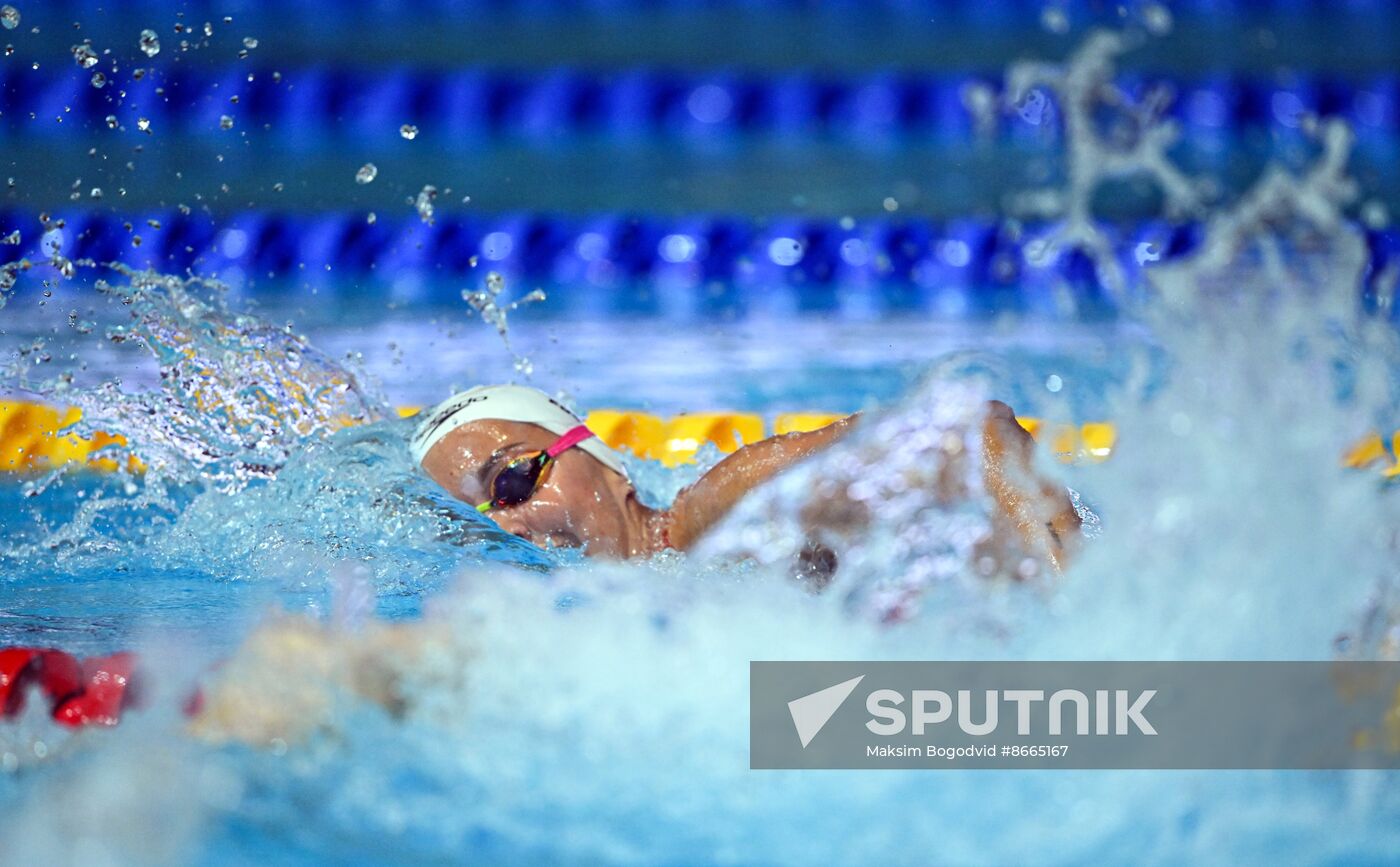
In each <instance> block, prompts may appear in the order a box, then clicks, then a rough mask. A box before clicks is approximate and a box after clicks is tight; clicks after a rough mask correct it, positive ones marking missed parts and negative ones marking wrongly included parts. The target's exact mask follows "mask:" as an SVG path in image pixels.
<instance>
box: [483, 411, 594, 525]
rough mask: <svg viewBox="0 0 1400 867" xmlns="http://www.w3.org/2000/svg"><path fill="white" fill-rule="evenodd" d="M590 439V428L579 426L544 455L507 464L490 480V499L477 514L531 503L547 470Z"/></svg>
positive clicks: (530, 455) (527, 457) (528, 455)
mask: <svg viewBox="0 0 1400 867" xmlns="http://www.w3.org/2000/svg"><path fill="white" fill-rule="evenodd" d="M591 436H593V431H591V430H589V429H588V427H587V425H579V426H577V427H574V428H570V429H569V430H567V431H565V432H564V435H563V436H561V437H559V439H557V440H555V441H554V445H552V446H550V447H549V448H547V449H545V450H544V451H542V452H532V453H530V454H527V455H521V456H520V457H518V458H516V459H515V460H513V461H511V462H510V463H508V464H506V466H505V468H504V469H502V470H501V471H500V472H498V473H496V477H495V478H494V479H492V480H491V499H489V500H487V501H486V502H484V503H482V504H481V505H479V506H477V507H476V510H477V511H478V512H489V511H491V510H492V509H503V508H506V507H508V506H518V505H520V504H521V503H523V502H525V501H526V500H528V499H530V498H531V497H533V496H534V495H535V491H537V490H539V487H540V485H541V484H543V483H544V476H545V470H547V469H549V466H550V464H552V463H554V459H555V458H557V457H559V455H560V454H561V453H562V452H565V451H567V450H569V449H571V448H573V447H574V446H576V445H578V444H579V443H581V442H583V441H584V440H586V439H588V438H589V437H591Z"/></svg>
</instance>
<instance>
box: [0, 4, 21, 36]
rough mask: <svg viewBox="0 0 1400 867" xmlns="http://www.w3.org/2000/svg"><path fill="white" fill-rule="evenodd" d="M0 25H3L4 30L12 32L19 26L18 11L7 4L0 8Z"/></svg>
mask: <svg viewBox="0 0 1400 867" xmlns="http://www.w3.org/2000/svg"><path fill="white" fill-rule="evenodd" d="M0 24H3V25H5V29H6V30H14V29H15V28H16V27H18V26H19V10H18V9H16V8H15V7H13V6H11V5H10V4H8V3H6V4H5V5H4V6H0Z"/></svg>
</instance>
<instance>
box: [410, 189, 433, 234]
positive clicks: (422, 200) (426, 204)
mask: <svg viewBox="0 0 1400 867" xmlns="http://www.w3.org/2000/svg"><path fill="white" fill-rule="evenodd" d="M437 194H438V191H437V187H435V186H433V185H432V184H425V185H424V186H423V189H422V190H420V191H419V192H418V197H417V198H416V199H414V200H413V207H414V208H415V209H416V210H417V211H418V219H420V220H422V221H423V222H425V223H427V224H428V225H429V226H431V225H432V224H433V200H434V199H436V198H437Z"/></svg>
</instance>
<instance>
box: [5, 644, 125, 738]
mask: <svg viewBox="0 0 1400 867" xmlns="http://www.w3.org/2000/svg"><path fill="white" fill-rule="evenodd" d="M139 683H140V679H139V677H138V675H137V670H136V656H135V655H134V654H132V653H129V652H125V651H123V652H121V653H114V654H111V655H110V656H101V657H94V658H89V659H86V660H83V661H81V662H80V661H79V660H78V659H77V657H74V656H73V655H71V654H68V653H64V652H63V651H61V650H54V649H51V648H35V647H5V648H0V719H8V718H11V717H14V716H16V715H18V714H19V713H21V712H22V711H23V710H24V703H25V700H26V698H27V697H29V696H30V695H33V694H34V693H35V692H36V690H37V692H38V693H39V694H40V695H41V696H42V697H43V699H44V700H45V701H46V702H47V703H48V710H49V713H50V715H51V716H52V717H53V718H54V720H55V721H57V722H59V723H61V724H63V725H66V726H74V727H77V726H86V725H102V726H111V725H116V724H117V723H118V722H119V721H120V720H121V715H122V712H123V711H125V710H126V709H128V708H130V707H134V706H136V705H137V703H138V701H139V699H140V689H139Z"/></svg>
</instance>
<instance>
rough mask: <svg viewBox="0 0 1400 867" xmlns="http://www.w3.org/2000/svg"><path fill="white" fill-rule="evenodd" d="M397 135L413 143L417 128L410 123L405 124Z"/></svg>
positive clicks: (416, 135) (416, 136)
mask: <svg viewBox="0 0 1400 867" xmlns="http://www.w3.org/2000/svg"><path fill="white" fill-rule="evenodd" d="M399 135H401V136H403V137H404V138H405V139H407V140H409V141H413V140H414V139H416V138H418V127H416V126H414V125H413V124H411V123H406V124H404V125H403V126H401V127H399Z"/></svg>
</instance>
